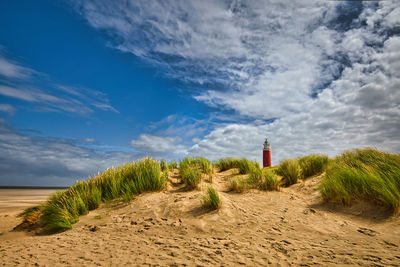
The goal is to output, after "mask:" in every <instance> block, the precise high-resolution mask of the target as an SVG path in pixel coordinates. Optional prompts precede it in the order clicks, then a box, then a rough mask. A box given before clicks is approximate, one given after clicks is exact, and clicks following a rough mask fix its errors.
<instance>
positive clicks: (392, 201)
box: [319, 148, 400, 213]
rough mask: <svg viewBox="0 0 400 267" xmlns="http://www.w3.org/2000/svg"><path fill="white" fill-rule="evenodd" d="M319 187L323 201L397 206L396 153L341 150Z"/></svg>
mask: <svg viewBox="0 0 400 267" xmlns="http://www.w3.org/2000/svg"><path fill="white" fill-rule="evenodd" d="M319 190H320V192H321V195H322V197H323V198H324V199H325V200H326V201H330V202H338V203H342V204H351V203H352V202H353V201H366V202H370V203H375V204H378V205H381V206H384V207H387V208H388V209H390V210H392V211H393V212H394V213H398V212H399V207H400V155H399V154H389V153H385V152H381V151H378V150H375V149H372V148H365V149H355V150H353V151H347V152H344V153H343V154H342V155H340V156H338V157H336V158H335V159H334V161H333V162H332V163H331V164H330V165H329V167H328V170H327V171H326V175H325V178H324V179H323V181H322V183H321V185H320V187H319Z"/></svg>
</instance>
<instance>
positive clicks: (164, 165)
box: [160, 159, 168, 172]
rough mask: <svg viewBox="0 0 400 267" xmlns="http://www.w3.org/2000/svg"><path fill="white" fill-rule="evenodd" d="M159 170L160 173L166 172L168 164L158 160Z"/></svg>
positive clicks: (163, 160)
mask: <svg viewBox="0 0 400 267" xmlns="http://www.w3.org/2000/svg"><path fill="white" fill-rule="evenodd" d="M160 168H161V171H162V172H164V171H168V164H167V162H166V161H165V159H161V160H160Z"/></svg>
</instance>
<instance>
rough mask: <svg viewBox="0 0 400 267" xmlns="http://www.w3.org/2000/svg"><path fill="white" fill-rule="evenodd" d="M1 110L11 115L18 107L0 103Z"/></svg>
mask: <svg viewBox="0 0 400 267" xmlns="http://www.w3.org/2000/svg"><path fill="white" fill-rule="evenodd" d="M0 111H3V112H7V113H8V114H10V115H14V113H15V111H16V109H15V108H14V107H13V106H12V105H9V104H0Z"/></svg>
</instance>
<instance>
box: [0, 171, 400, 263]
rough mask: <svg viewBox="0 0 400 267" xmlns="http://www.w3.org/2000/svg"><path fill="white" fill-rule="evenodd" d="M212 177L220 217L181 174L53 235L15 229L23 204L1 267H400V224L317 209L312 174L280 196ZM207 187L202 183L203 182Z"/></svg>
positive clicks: (6, 239) (4, 217)
mask: <svg viewBox="0 0 400 267" xmlns="http://www.w3.org/2000/svg"><path fill="white" fill-rule="evenodd" d="M230 176H232V170H230V171H226V172H223V173H217V174H215V177H214V187H215V188H216V189H217V190H218V191H219V193H220V196H221V198H222V201H223V204H222V208H221V209H220V210H219V211H212V212H207V211H205V210H203V209H202V208H201V204H200V200H201V195H202V192H201V191H185V190H184V188H183V185H181V184H179V183H178V182H179V180H178V179H177V177H178V173H177V171H174V172H173V173H171V175H170V183H169V184H168V188H167V190H165V191H163V192H157V193H148V194H144V195H141V196H138V197H137V198H135V199H134V200H133V201H132V202H131V203H129V204H121V203H110V204H105V205H102V207H101V208H100V209H97V210H95V211H92V212H90V213H89V214H88V215H86V216H83V217H81V219H80V222H78V223H77V224H75V225H74V228H73V229H72V230H70V231H67V232H64V233H60V234H54V235H49V236H35V235H32V234H31V233H25V232H14V231H11V230H12V228H13V227H14V226H16V225H17V224H18V223H19V219H17V218H15V214H16V213H17V212H18V211H20V210H21V207H14V208H13V209H8V210H2V212H1V214H0V222H1V225H2V226H1V227H2V228H1V230H0V231H1V232H2V235H1V236H0V263H2V264H3V265H4V266H11V265H17V264H23V265H39V266H60V265H69V266H71V265H73V266H92V265H93V266H94V265H98V266H110V265H113V266H121V265H140V266H142V265H161V266H166V265H167V266H168V265H171V266H180V265H188V266H196V265H198V266H215V265H220V266H234V265H248V266H257V265H272V266H286V265H306V266H307V265H313V264H317V265H323V266H326V265H345V264H350V265H364V266H388V265H393V266H398V265H400V248H399V246H400V227H399V226H400V219H399V218H398V217H393V216H390V215H389V214H387V213H385V212H384V211H380V210H378V209H375V208H371V207H368V206H361V205H358V206H353V207H348V208H337V207H334V206H329V205H326V204H323V203H322V200H321V197H320V195H319V193H318V191H317V190H316V185H317V184H318V181H319V180H320V179H321V177H313V178H311V179H309V180H307V181H306V183H304V184H303V183H299V184H296V185H294V186H292V187H289V188H284V189H282V190H281V191H280V192H261V191H257V190H255V191H250V192H247V193H242V194H236V193H231V192H228V190H227V189H228V182H227V179H228V178H229V177H230ZM204 186H205V185H204Z"/></svg>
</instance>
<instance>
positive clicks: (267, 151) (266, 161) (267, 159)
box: [263, 138, 271, 168]
mask: <svg viewBox="0 0 400 267" xmlns="http://www.w3.org/2000/svg"><path fill="white" fill-rule="evenodd" d="M265 167H271V147H270V145H269V142H268V138H265V142H264V149H263V168H265Z"/></svg>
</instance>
